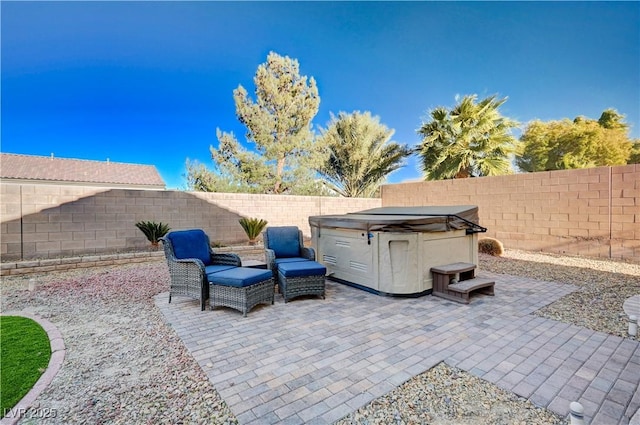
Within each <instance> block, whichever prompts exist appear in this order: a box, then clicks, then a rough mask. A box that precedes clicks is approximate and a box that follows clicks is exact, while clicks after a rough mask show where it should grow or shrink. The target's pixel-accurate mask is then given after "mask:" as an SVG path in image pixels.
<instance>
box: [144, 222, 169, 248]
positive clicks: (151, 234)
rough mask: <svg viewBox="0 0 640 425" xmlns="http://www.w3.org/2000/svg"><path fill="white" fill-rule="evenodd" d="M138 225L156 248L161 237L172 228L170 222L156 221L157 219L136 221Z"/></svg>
mask: <svg viewBox="0 0 640 425" xmlns="http://www.w3.org/2000/svg"><path fill="white" fill-rule="evenodd" d="M136 227H137V228H138V229H140V231H141V232H142V233H144V235H145V236H146V237H147V239H148V240H149V242H151V246H153V247H154V248H157V247H158V244H159V241H160V238H161V237H163V236H164V235H166V234H167V233H168V232H169V230H171V228H170V227H169V225H168V224H164V223H156V222H155V221H139V222H137V223H136Z"/></svg>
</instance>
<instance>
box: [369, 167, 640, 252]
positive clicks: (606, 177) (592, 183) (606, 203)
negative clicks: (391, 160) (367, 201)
mask: <svg viewBox="0 0 640 425" xmlns="http://www.w3.org/2000/svg"><path fill="white" fill-rule="evenodd" d="M639 193H640V164H633V165H626V166H619V167H598V168H589V169H582V170H563V171H550V172H540V173H526V174H515V175H510V176H500V177H482V178H472V179H459V180H445V181H435V182H418V183H403V184H393V185H385V186H383V188H382V203H383V206H391V205H394V206H417V205H478V207H479V213H480V224H481V225H482V226H484V227H487V228H488V231H487V233H486V236H490V237H494V238H497V239H499V240H500V241H501V242H503V243H504V245H505V246H506V247H507V248H514V249H523V250H529V251H545V252H552V253H560V254H571V255H585V256H591V257H604V258H616V259H630V260H633V261H640V201H639V196H638V195H639ZM480 237H482V235H480Z"/></svg>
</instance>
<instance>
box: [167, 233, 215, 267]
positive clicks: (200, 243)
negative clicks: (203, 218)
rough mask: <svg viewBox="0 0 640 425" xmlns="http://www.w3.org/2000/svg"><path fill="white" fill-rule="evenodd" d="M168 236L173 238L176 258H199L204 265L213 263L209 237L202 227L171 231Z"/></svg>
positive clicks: (170, 238) (172, 242)
mask: <svg viewBox="0 0 640 425" xmlns="http://www.w3.org/2000/svg"><path fill="white" fill-rule="evenodd" d="M167 238H168V239H169V240H171V245H173V252H174V253H175V254H176V258H179V259H184V258H198V259H200V260H201V261H202V262H203V263H204V265H205V266H206V265H208V264H209V263H211V254H210V249H209V238H208V237H207V234H206V233H204V231H202V230H200V229H193V230H178V231H175V232H170V233H169V234H168V235H167Z"/></svg>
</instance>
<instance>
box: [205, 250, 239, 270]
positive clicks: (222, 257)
mask: <svg viewBox="0 0 640 425" xmlns="http://www.w3.org/2000/svg"><path fill="white" fill-rule="evenodd" d="M211 262H212V263H213V264H225V265H228V266H236V267H240V266H242V260H241V259H240V256H239V255H238V254H235V253H233V252H228V253H224V254H215V253H212V254H211Z"/></svg>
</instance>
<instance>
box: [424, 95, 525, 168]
mask: <svg viewBox="0 0 640 425" xmlns="http://www.w3.org/2000/svg"><path fill="white" fill-rule="evenodd" d="M456 100H457V98H456ZM506 101H507V98H506V97H505V98H503V99H498V98H497V96H495V95H494V96H490V97H487V98H485V99H482V100H480V101H477V96H476V95H467V96H464V97H463V98H462V99H460V100H459V101H458V104H457V105H455V106H454V107H453V108H451V110H449V109H447V108H446V107H444V106H439V107H437V108H435V109H433V110H432V111H431V112H430V114H429V115H430V119H429V121H428V122H426V123H423V124H422V126H421V127H420V129H418V134H420V135H421V136H422V143H421V146H420V151H419V155H420V158H421V161H422V170H423V173H424V177H425V180H441V179H453V178H466V177H480V176H496V175H503V174H511V173H512V172H513V170H512V167H511V162H510V156H511V155H513V154H514V153H515V152H516V151H517V149H518V145H519V143H518V140H517V138H515V137H514V136H513V135H512V134H511V130H512V129H514V128H516V127H518V123H517V122H516V121H514V120H512V119H509V118H506V117H504V116H502V114H501V113H500V111H499V110H498V109H499V108H500V106H502V105H503V104H504V103H505V102H506Z"/></svg>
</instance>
